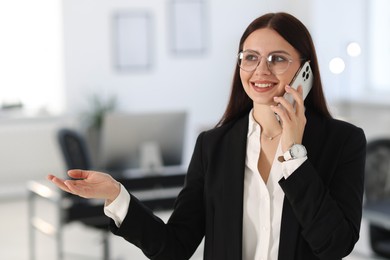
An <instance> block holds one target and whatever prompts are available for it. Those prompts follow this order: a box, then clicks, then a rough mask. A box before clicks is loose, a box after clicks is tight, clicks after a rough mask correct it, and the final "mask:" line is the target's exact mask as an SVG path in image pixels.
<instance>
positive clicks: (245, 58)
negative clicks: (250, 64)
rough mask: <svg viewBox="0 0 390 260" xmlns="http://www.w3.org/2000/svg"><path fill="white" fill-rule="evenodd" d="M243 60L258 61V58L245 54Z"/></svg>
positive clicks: (254, 55)
mask: <svg viewBox="0 0 390 260" xmlns="http://www.w3.org/2000/svg"><path fill="white" fill-rule="evenodd" d="M244 60H245V61H258V60H259V58H258V56H257V55H256V54H252V53H245V54H244Z"/></svg>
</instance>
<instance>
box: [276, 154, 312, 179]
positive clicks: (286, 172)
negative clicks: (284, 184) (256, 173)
mask: <svg viewBox="0 0 390 260" xmlns="http://www.w3.org/2000/svg"><path fill="white" fill-rule="evenodd" d="M306 160H307V156H305V157H303V158H299V159H293V160H288V161H285V162H283V163H282V171H283V177H284V178H285V179H287V178H288V177H290V175H291V174H292V173H293V172H294V171H295V170H296V169H298V167H299V166H301V165H302V164H303V163H304V162H305V161H306Z"/></svg>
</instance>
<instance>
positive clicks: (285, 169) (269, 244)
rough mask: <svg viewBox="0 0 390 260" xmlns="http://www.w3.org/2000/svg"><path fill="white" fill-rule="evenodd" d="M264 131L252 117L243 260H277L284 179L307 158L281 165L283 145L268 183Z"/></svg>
mask: <svg viewBox="0 0 390 260" xmlns="http://www.w3.org/2000/svg"><path fill="white" fill-rule="evenodd" d="M260 135H261V127H260V125H259V124H258V123H257V122H256V121H255V120H254V118H253V112H252V111H251V112H250V115H249V125H248V136H247V137H248V139H247V149H246V160H245V177H244V213H243V241H242V242H243V243H242V244H243V251H242V256H243V257H242V259H243V260H253V259H255V260H277V259H278V251H279V237H280V225H281V219H282V209H283V200H284V192H283V190H282V189H281V187H280V185H279V183H278V182H279V181H280V179H282V178H283V177H284V178H288V176H290V175H291V173H292V172H293V171H294V170H295V169H296V168H298V167H299V166H300V165H301V164H302V163H303V162H304V161H305V160H306V159H307V158H302V159H296V160H290V161H287V162H283V163H282V162H280V161H279V160H278V157H279V156H282V155H283V152H282V149H281V144H280V142H279V144H278V148H277V150H276V154H275V157H274V160H273V163H272V167H271V170H270V174H269V177H268V181H267V183H265V182H264V180H263V179H262V177H261V176H260V173H259V170H258V160H259V155H260V150H261V143H260Z"/></svg>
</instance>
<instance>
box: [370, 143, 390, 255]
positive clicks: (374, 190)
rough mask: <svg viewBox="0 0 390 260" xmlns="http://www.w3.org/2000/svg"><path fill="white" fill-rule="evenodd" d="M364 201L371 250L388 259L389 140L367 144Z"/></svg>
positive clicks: (389, 238) (389, 249)
mask: <svg viewBox="0 0 390 260" xmlns="http://www.w3.org/2000/svg"><path fill="white" fill-rule="evenodd" d="M365 199H366V201H365V206H364V210H365V211H366V212H367V213H368V214H367V215H369V216H370V217H368V222H369V237H370V245H371V248H372V250H373V251H374V252H375V253H376V254H377V255H380V256H382V257H386V258H388V259H390V225H389V223H390V222H389V221H390V138H388V139H386V138H382V139H377V140H373V141H370V142H368V143H367V156H366V168H365Z"/></svg>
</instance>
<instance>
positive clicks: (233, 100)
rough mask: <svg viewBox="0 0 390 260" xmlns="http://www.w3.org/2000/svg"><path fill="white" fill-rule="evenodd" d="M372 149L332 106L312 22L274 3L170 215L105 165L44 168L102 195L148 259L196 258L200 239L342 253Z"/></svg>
mask: <svg viewBox="0 0 390 260" xmlns="http://www.w3.org/2000/svg"><path fill="white" fill-rule="evenodd" d="M306 61H310V65H311V68H312V76H313V78H314V82H313V86H312V89H311V91H310V92H309V94H308V96H307V98H306V99H305V100H303V97H302V87H299V88H298V90H295V89H293V88H291V87H289V83H290V82H291V80H292V79H293V77H294V75H295V74H296V72H297V71H298V69H299V68H300V67H301V65H302V64H303V63H304V62H306ZM285 93H289V94H290V95H292V97H293V99H294V101H295V104H294V105H292V104H290V103H289V102H288V101H287V100H286V99H285V98H284V97H283V95H284V94H285ZM365 147H366V139H365V136H364V133H363V131H362V130H361V129H360V128H357V127H355V126H353V125H351V124H349V123H346V122H342V121H338V120H335V119H333V118H332V117H331V115H330V113H329V111H328V109H327V106H326V102H325V98H324V94H323V90H322V85H321V79H320V73H319V69H318V62H317V57H316V53H315V49H314V46H313V42H312V39H311V36H310V34H309V32H308V30H307V29H306V27H305V26H304V25H303V24H302V23H301V22H300V21H299V20H297V19H296V18H295V17H293V16H291V15H289V14H286V13H275V14H274V13H270V14H266V15H264V16H261V17H259V18H257V19H256V20H254V21H253V22H252V23H251V24H250V25H249V26H248V28H247V29H246V31H245V32H244V34H243V36H242V38H241V41H240V45H239V55H238V64H237V66H236V70H235V74H234V79H233V86H232V92H231V97H230V101H229V103H228V106H227V109H226V111H225V114H224V115H223V117H222V119H221V120H220V122H219V123H218V125H217V127H215V128H214V129H212V130H209V131H206V132H203V133H201V134H200V135H199V137H198V139H197V142H196V146H195V149H194V153H193V156H192V159H191V162H190V165H189V168H188V173H187V177H186V182H185V185H184V188H183V190H182V191H181V193H180V194H179V196H178V198H177V200H176V203H175V208H174V210H173V213H172V215H171V217H170V219H169V221H168V222H167V224H164V223H163V221H161V220H160V219H159V218H157V217H156V216H155V215H153V213H152V212H151V211H150V210H148V209H147V208H145V207H144V206H143V205H142V203H140V202H139V201H138V200H137V199H136V198H135V197H133V196H132V195H129V194H128V193H127V191H126V190H125V189H124V188H123V187H121V184H118V183H117V182H116V181H115V180H114V179H112V178H111V177H110V176H109V175H107V174H104V173H98V172H91V171H82V170H72V171H69V172H68V174H69V176H70V177H73V178H76V179H81V180H66V181H64V180H61V179H59V178H57V177H55V176H53V175H50V176H49V177H48V178H49V179H50V180H52V181H53V182H54V183H55V184H56V185H57V186H58V187H60V188H61V189H63V190H65V191H67V192H71V193H74V194H77V195H79V196H82V197H86V198H103V199H105V200H106V206H105V212H106V214H107V215H108V216H110V217H111V218H112V219H113V221H112V224H111V230H112V232H113V233H114V234H116V235H119V236H122V237H124V238H125V239H126V240H128V241H129V242H131V243H133V244H135V245H136V246H138V247H139V248H141V249H142V250H143V252H144V254H145V255H146V256H148V257H149V258H151V259H189V258H190V257H191V255H192V254H193V253H194V251H195V250H196V248H197V247H198V245H199V243H200V242H201V240H202V238H203V237H204V238H205V244H204V259H208V260H219V259H221V260H227V259H232V260H233V259H234V260H237V259H243V260H253V259H264V260H276V259H280V260H285V259H291V260H293V259H294V260H311V259H326V260H336V259H342V257H344V256H346V255H348V254H349V253H350V252H351V251H352V249H353V247H354V245H355V243H356V242H357V240H358V238H359V230H360V222H361V214H362V195H363V176H364V163H365ZM294 152H295V153H294Z"/></svg>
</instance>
